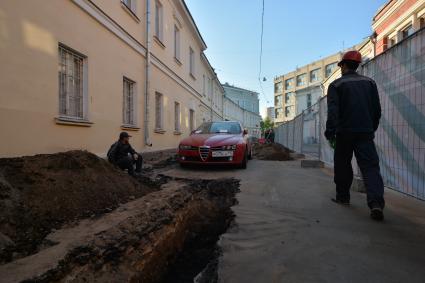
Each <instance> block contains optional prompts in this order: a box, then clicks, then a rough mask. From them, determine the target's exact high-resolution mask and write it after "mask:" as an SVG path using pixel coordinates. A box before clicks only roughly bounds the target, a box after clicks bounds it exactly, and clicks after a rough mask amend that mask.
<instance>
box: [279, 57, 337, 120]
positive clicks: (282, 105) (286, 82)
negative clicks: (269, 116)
mask: <svg viewBox="0 0 425 283" xmlns="http://www.w3.org/2000/svg"><path fill="white" fill-rule="evenodd" d="M341 56H342V54H341V53H337V54H334V55H331V56H329V57H326V58H324V59H321V60H318V61H315V62H313V63H311V64H308V65H306V66H303V67H301V68H297V69H296V70H295V71H293V72H290V73H287V74H285V75H283V76H280V77H277V78H275V80H274V86H275V87H274V97H275V99H274V107H275V122H276V123H283V122H286V121H289V120H292V119H294V118H295V117H296V116H297V115H298V114H300V113H302V111H303V110H305V109H307V108H309V107H310V106H312V105H313V104H315V103H316V102H317V100H318V99H319V98H320V97H321V94H322V90H321V84H322V82H323V81H324V80H325V79H326V78H328V77H330V76H331V75H332V74H333V73H334V72H335V70H336V69H337V64H338V62H339V61H340V60H341Z"/></svg>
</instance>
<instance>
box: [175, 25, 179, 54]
mask: <svg viewBox="0 0 425 283" xmlns="http://www.w3.org/2000/svg"><path fill="white" fill-rule="evenodd" d="M174 58H176V59H177V60H179V61H180V30H179V28H178V27H177V26H176V25H174Z"/></svg>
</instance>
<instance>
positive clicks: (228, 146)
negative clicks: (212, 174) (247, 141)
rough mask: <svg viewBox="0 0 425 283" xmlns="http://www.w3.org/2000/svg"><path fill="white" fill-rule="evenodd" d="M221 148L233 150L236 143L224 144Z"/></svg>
mask: <svg viewBox="0 0 425 283" xmlns="http://www.w3.org/2000/svg"><path fill="white" fill-rule="evenodd" d="M222 148H223V150H235V149H236V145H235V144H234V145H224V146H222Z"/></svg>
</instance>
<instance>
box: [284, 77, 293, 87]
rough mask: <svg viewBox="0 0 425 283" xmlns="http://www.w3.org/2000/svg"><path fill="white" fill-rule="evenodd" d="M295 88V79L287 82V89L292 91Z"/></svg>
mask: <svg viewBox="0 0 425 283" xmlns="http://www.w3.org/2000/svg"><path fill="white" fill-rule="evenodd" d="M293 87H294V79H293V78H291V79H287V80H286V81H285V89H291V88H293Z"/></svg>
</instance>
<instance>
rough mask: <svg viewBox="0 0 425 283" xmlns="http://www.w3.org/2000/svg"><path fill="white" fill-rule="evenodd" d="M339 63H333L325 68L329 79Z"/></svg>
mask: <svg viewBox="0 0 425 283" xmlns="http://www.w3.org/2000/svg"><path fill="white" fill-rule="evenodd" d="M337 65H338V63H336V62H335V63H332V64H329V65H327V66H326V68H325V73H326V77H329V76H330V75H332V74H333V73H334V71H335V69H336V67H337Z"/></svg>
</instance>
